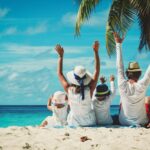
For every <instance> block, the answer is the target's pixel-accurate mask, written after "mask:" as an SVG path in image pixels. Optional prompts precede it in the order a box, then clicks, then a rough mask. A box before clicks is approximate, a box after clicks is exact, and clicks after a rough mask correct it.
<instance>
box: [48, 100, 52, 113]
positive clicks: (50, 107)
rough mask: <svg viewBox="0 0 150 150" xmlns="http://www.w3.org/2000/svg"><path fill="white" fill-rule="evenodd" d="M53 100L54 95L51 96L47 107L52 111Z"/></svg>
mask: <svg viewBox="0 0 150 150" xmlns="http://www.w3.org/2000/svg"><path fill="white" fill-rule="evenodd" d="M51 102H52V97H50V98H49V99H48V102H47V109H48V110H51V111H52V106H51Z"/></svg>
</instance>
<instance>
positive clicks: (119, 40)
mask: <svg viewBox="0 0 150 150" xmlns="http://www.w3.org/2000/svg"><path fill="white" fill-rule="evenodd" d="M113 34H114V39H115V41H116V43H122V42H123V40H124V37H123V38H120V36H119V34H118V33H117V32H114V33H113Z"/></svg>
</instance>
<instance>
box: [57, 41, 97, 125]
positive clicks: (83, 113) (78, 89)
mask: <svg viewBox="0 0 150 150" xmlns="http://www.w3.org/2000/svg"><path fill="white" fill-rule="evenodd" d="M55 49H56V51H57V53H58V56H59V59H58V77H59V80H60V82H61V84H62V86H63V88H64V90H65V91H66V92H67V94H68V102H69V105H70V112H69V115H68V118H67V122H68V125H69V126H92V125H95V124H96V119H95V114H94V111H93V110H92V107H91V104H92V95H93V91H94V89H95V87H96V84H97V80H98V76H99V71H100V61H99V54H98V49H99V42H98V41H95V43H94V45H93V50H94V55H95V72H94V76H93V77H92V76H91V74H90V73H89V72H88V71H87V70H86V69H85V68H84V67H83V66H76V67H75V68H74V70H72V71H70V72H68V73H67V79H68V81H69V82H68V81H67V80H66V78H65V77H64V75H63V54H64V50H63V47H61V46H60V45H57V46H56V48H55Z"/></svg>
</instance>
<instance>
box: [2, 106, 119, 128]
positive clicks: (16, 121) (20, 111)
mask: <svg viewBox="0 0 150 150" xmlns="http://www.w3.org/2000/svg"><path fill="white" fill-rule="evenodd" d="M118 112H119V106H118V105H112V106H111V114H112V115H114V114H118ZM50 115H52V112H51V111H48V110H47V107H46V105H0V127H8V126H30V125H31V126H36V125H40V123H41V122H42V121H43V120H44V119H45V118H46V117H47V116H50Z"/></svg>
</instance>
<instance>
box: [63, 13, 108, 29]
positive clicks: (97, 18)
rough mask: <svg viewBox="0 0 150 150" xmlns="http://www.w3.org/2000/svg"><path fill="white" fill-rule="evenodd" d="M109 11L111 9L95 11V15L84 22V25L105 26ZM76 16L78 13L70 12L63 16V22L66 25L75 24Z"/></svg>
mask: <svg viewBox="0 0 150 150" xmlns="http://www.w3.org/2000/svg"><path fill="white" fill-rule="evenodd" d="M108 12H109V10H105V11H102V12H99V13H95V14H94V15H91V16H90V18H89V20H87V21H85V22H84V26H87V27H95V26H104V25H105V24H106V19H107V16H108ZM76 16H77V14H75V13H72V12H69V13H67V14H65V15H64V16H63V17H62V19H61V22H62V24H64V25H66V26H75V23H76Z"/></svg>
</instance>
